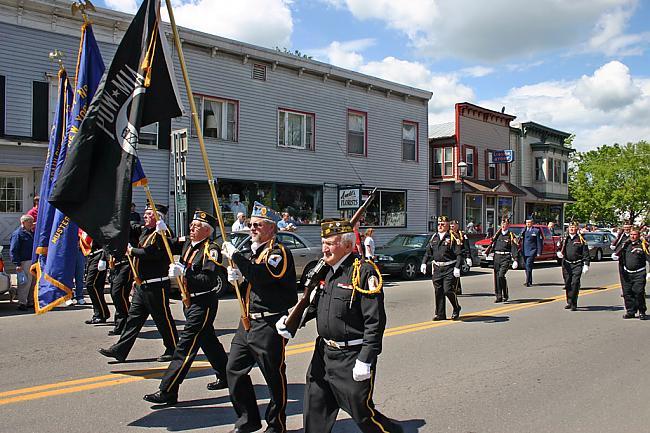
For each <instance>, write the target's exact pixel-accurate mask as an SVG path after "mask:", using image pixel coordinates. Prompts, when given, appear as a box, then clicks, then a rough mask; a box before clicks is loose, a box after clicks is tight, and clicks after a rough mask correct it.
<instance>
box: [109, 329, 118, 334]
mask: <svg viewBox="0 0 650 433" xmlns="http://www.w3.org/2000/svg"><path fill="white" fill-rule="evenodd" d="M108 335H120V334H119V333H117V332H115V330H114V329H111V330H110V331H108Z"/></svg>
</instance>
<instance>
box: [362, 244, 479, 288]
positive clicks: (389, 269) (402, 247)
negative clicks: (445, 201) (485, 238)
mask: <svg viewBox="0 0 650 433" xmlns="http://www.w3.org/2000/svg"><path fill="white" fill-rule="evenodd" d="M431 236H433V233H404V234H399V235H396V236H395V237H394V238H392V239H391V240H390V241H388V242H387V243H386V244H385V245H382V246H380V247H377V249H376V250H375V255H376V256H377V266H378V267H379V270H380V271H381V273H382V274H390V275H401V277H402V278H404V279H406V280H412V279H414V278H415V277H417V276H418V274H419V273H420V264H421V263H422V258H423V257H424V253H425V252H426V248H427V244H428V243H429V241H430V240H431ZM470 245H471V254H472V261H473V263H474V264H478V256H477V254H476V249H475V247H474V246H473V242H470Z"/></svg>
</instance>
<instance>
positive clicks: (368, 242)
mask: <svg viewBox="0 0 650 433" xmlns="http://www.w3.org/2000/svg"><path fill="white" fill-rule="evenodd" d="M373 234H375V229H373V228H372V227H371V228H369V229H366V238H365V239H364V241H363V244H364V246H365V247H366V258H367V259H370V260H372V261H374V260H375V240H374V239H373V237H372V235H373Z"/></svg>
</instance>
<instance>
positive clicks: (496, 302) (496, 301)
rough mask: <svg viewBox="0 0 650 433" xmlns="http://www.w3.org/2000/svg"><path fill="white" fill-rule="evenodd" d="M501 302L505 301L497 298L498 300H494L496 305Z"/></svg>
mask: <svg viewBox="0 0 650 433" xmlns="http://www.w3.org/2000/svg"><path fill="white" fill-rule="evenodd" d="M499 302H503V299H502V298H496V299H495V300H494V303H495V304H498V303H499Z"/></svg>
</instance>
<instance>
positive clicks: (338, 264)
mask: <svg viewBox="0 0 650 433" xmlns="http://www.w3.org/2000/svg"><path fill="white" fill-rule="evenodd" d="M350 254H352V253H347V254H346V255H344V256H343V258H341V260H339V261H338V262H336V263H334V264H333V265H332V269H333V271H334V272H336V270H337V269H338V268H340V267H341V264H342V263H343V262H344V261H345V259H347V258H348V256H349V255H350Z"/></svg>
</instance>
